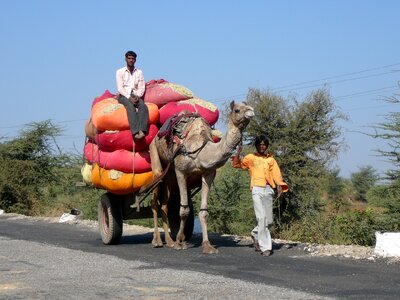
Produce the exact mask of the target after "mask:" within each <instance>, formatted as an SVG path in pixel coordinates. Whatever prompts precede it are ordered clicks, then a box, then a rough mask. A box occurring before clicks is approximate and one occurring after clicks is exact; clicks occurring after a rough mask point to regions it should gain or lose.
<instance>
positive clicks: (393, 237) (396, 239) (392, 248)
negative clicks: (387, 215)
mask: <svg viewBox="0 0 400 300" xmlns="http://www.w3.org/2000/svg"><path fill="white" fill-rule="evenodd" d="M375 237H376V245H375V254H378V255H381V256H383V257H393V256H398V257H400V232H384V233H381V232H380V231H376V232H375Z"/></svg>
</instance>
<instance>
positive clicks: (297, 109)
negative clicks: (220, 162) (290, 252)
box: [245, 89, 345, 224]
mask: <svg viewBox="0 0 400 300" xmlns="http://www.w3.org/2000/svg"><path fill="white" fill-rule="evenodd" d="M247 102H248V103H249V105H251V106H253V108H254V111H255V117H254V118H253V120H252V121H251V122H250V124H249V126H248V127H247V134H246V135H245V136H246V138H247V139H248V140H249V139H250V138H251V137H254V136H257V135H259V134H266V135H267V136H268V137H269V139H270V148H269V151H270V152H271V153H273V155H274V156H275V158H276V159H277V161H278V163H279V165H280V166H281V169H282V172H283V175H284V178H285V179H286V180H287V181H288V184H289V187H290V189H289V192H288V193H287V195H286V197H285V200H284V201H283V202H282V204H283V205H284V207H286V211H285V213H284V215H283V217H284V218H283V221H284V222H286V223H288V224H289V223H290V222H291V220H293V219H298V218H301V217H303V216H305V215H310V214H315V213H317V212H318V211H320V210H321V209H322V206H323V203H322V201H321V189H320V188H321V185H322V183H321V180H320V179H321V178H322V177H323V176H325V175H326V173H327V171H328V170H329V164H330V163H331V162H332V161H333V160H334V159H335V158H336V157H337V155H338V153H339V150H340V149H341V147H343V142H342V140H340V138H341V128H340V127H339V126H338V125H337V121H338V120H339V119H345V117H344V115H343V114H342V113H340V111H339V110H338V109H337V108H336V106H335V105H334V102H333V100H332V98H331V96H330V94H329V93H328V91H327V90H326V89H320V90H317V91H314V92H312V93H310V94H309V95H308V96H306V97H305V98H304V99H302V100H301V101H298V100H297V99H296V98H293V99H288V100H287V99H284V98H283V97H281V96H278V95H275V94H273V93H271V92H269V91H260V90H258V89H250V90H249V93H248V95H247Z"/></svg>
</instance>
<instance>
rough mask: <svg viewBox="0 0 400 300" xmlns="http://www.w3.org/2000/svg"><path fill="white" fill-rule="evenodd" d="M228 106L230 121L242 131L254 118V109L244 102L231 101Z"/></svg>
mask: <svg viewBox="0 0 400 300" xmlns="http://www.w3.org/2000/svg"><path fill="white" fill-rule="evenodd" d="M230 106H231V113H230V115H229V118H230V120H231V121H232V123H233V124H234V125H235V126H236V127H238V128H240V129H244V128H245V127H246V126H247V125H248V124H249V122H250V119H251V118H252V117H254V109H253V108H252V107H251V106H249V105H247V103H246V102H242V103H235V101H232V102H231V105H230Z"/></svg>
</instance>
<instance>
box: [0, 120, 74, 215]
mask: <svg viewBox="0 0 400 300" xmlns="http://www.w3.org/2000/svg"><path fill="white" fill-rule="evenodd" d="M60 132H61V130H60V128H59V127H57V126H55V125H54V124H52V122H51V121H49V120H48V121H43V122H39V123H31V124H28V125H27V126H26V128H25V129H23V130H22V131H21V133H20V135H19V136H18V137H16V138H15V139H11V140H5V141H3V142H2V143H1V144H0V164H1V166H2V167H1V171H0V207H2V208H4V209H5V210H6V211H8V212H17V213H23V214H31V213H32V208H33V204H34V203H35V202H37V201H39V200H40V198H41V196H42V195H43V194H44V192H45V190H46V188H48V187H49V186H50V185H51V184H53V183H54V184H55V183H57V182H58V181H59V179H60V175H61V174H60V173H59V167H61V166H65V165H66V164H68V161H69V159H68V156H65V155H63V154H62V153H61V152H60V150H59V148H58V146H57V143H56V141H55V138H56V136H58V135H59V134H60Z"/></svg>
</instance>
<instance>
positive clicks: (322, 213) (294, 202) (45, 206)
mask: <svg viewBox="0 0 400 300" xmlns="http://www.w3.org/2000/svg"><path fill="white" fill-rule="evenodd" d="M247 101H248V103H249V104H250V105H252V106H253V107H254V108H255V113H256V116H255V118H254V121H252V122H251V123H250V125H249V126H248V128H247V131H246V133H245V138H244V141H243V143H244V153H245V154H246V153H249V152H252V151H254V146H253V140H252V137H254V136H256V135H259V134H261V133H264V134H267V136H268V137H269V138H270V144H271V145H270V149H269V151H270V152H271V153H273V155H274V156H275V158H276V159H277V161H278V163H279V165H280V167H281V170H282V173H283V176H284V178H285V181H286V182H287V183H288V184H289V187H290V190H289V192H288V193H286V194H284V195H283V197H281V198H280V199H276V201H275V205H274V210H275V211H274V216H275V222H274V228H273V229H272V234H273V237H274V238H280V239H288V240H298V241H302V242H311V243H330V244H342V245H350V244H357V245H373V244H374V243H375V231H399V230H400V228H399V227H400V176H399V175H400V152H399V148H400V139H399V136H400V112H394V113H391V114H389V115H387V116H386V118H385V122H383V123H382V124H377V125H376V126H375V127H374V132H375V133H374V134H373V135H371V139H372V138H376V139H381V140H382V141H383V143H382V145H384V146H385V149H389V150H385V151H383V150H378V151H377V153H376V155H377V156H378V157H379V158H380V159H387V160H388V161H390V162H391V164H392V166H393V168H392V169H390V170H389V171H388V172H387V173H386V174H378V173H377V171H376V170H374V169H373V168H372V167H371V166H369V165H365V166H362V167H360V168H359V169H358V170H356V171H355V172H354V173H352V174H351V176H350V178H349V179H346V178H342V177H340V176H339V173H340V169H338V168H337V167H336V166H334V162H335V159H336V158H337V156H338V154H339V151H340V150H341V149H342V147H345V144H344V141H343V140H342V129H341V128H340V126H339V125H338V123H339V122H338V121H339V120H344V119H345V116H344V115H343V113H342V112H340V111H339V110H338V108H337V107H335V105H334V102H333V100H332V98H331V96H330V94H329V92H328V91H327V90H324V89H321V90H316V91H314V92H312V93H311V94H310V95H308V96H307V97H305V98H304V99H296V97H291V98H290V99H286V98H282V97H280V96H278V95H275V94H273V93H271V92H270V91H261V90H258V89H250V90H249V93H248V96H247ZM386 101H390V102H392V103H396V104H400V103H399V101H400V100H399V97H398V96H397V95H395V96H393V97H391V98H388V99H386ZM61 132H62V131H61V129H60V128H59V127H58V126H56V125H55V124H53V123H52V122H51V121H49V120H46V121H43V122H38V123H32V124H29V125H27V126H26V127H25V128H24V129H23V130H22V131H21V132H20V134H19V135H18V136H17V137H15V138H12V139H9V138H6V137H2V138H0V163H1V166H2V167H1V169H0V209H3V210H5V212H8V213H10V212H14V213H20V214H25V215H30V216H38V215H41V216H61V214H62V213H64V212H68V211H69V210H71V209H72V208H78V209H79V210H81V211H82V212H83V214H84V217H85V218H87V219H94V220H96V219H97V204H98V201H99V198H100V195H101V194H102V193H103V192H104V191H102V190H97V189H95V188H93V187H90V186H84V185H82V183H83V181H82V176H81V173H80V168H81V166H82V164H83V161H82V155H80V154H70V153H63V152H62V151H61V150H60V149H59V148H58V146H57V143H56V140H57V138H58V137H59V136H60V134H61ZM195 201H197V202H198V199H197V198H196V199H195ZM197 207H198V205H195V208H197ZM209 214H210V216H209V229H210V231H213V232H217V233H227V234H238V235H248V234H249V232H250V230H251V229H252V228H253V226H254V225H255V220H254V213H253V206H252V200H251V194H250V192H249V175H248V174H247V172H245V171H242V170H237V169H233V168H232V167H231V166H230V164H229V163H227V164H226V165H225V166H224V167H222V168H221V169H219V170H218V172H217V176H216V179H215V182H214V185H213V187H212V189H211V191H210V197H209ZM138 223H140V224H145V225H149V226H152V221H151V220H138Z"/></svg>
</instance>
